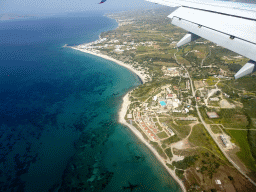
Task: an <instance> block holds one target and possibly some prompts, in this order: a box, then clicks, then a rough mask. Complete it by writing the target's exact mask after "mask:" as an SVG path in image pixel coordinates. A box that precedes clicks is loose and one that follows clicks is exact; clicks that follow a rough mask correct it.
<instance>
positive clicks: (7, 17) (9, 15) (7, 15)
mask: <svg viewBox="0 0 256 192" xmlns="http://www.w3.org/2000/svg"><path fill="white" fill-rule="evenodd" d="M28 17H35V15H28V14H26V15H19V14H15V13H4V14H0V20H11V19H18V18H19V19H20V18H28Z"/></svg>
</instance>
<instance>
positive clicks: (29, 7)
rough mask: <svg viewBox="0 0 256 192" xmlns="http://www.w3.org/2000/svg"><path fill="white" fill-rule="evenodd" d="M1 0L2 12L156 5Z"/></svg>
mask: <svg viewBox="0 0 256 192" xmlns="http://www.w3.org/2000/svg"><path fill="white" fill-rule="evenodd" d="M100 1H101V0H40V1H37V0H0V14H3V13H16V14H43V13H70V12H89V11H90V12H94V11H95V12H111V11H124V10H131V9H140V8H150V7H155V4H153V3H150V2H146V1H145V0H107V2H105V3H103V4H100V5H99V2H100Z"/></svg>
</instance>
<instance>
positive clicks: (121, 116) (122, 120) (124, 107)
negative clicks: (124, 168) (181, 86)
mask: <svg viewBox="0 0 256 192" xmlns="http://www.w3.org/2000/svg"><path fill="white" fill-rule="evenodd" d="M70 48H72V49H75V50H78V51H82V52H84V53H88V54H92V55H95V56H98V57H101V58H104V59H107V60H110V61H113V62H115V63H117V64H118V65H121V66H123V67H125V68H127V69H129V70H131V71H132V72H134V73H135V74H137V75H138V76H139V78H140V79H141V81H142V82H143V83H145V82H146V77H147V76H146V75H144V74H142V73H141V71H138V70H136V69H134V68H132V67H131V66H130V65H127V64H125V63H124V62H122V61H118V60H116V59H114V58H112V57H109V56H107V55H103V54H101V53H96V52H93V51H89V50H86V49H82V48H77V47H70ZM129 94H130V92H128V93H127V94H126V95H125V96H124V97H123V103H122V106H121V109H120V111H119V122H120V123H122V124H123V125H125V126H127V127H129V128H130V130H131V131H132V132H133V133H134V134H135V135H136V136H137V137H138V138H139V139H140V140H141V141H142V142H143V143H144V144H145V145H146V146H147V147H148V148H149V149H150V150H151V151H152V152H153V154H154V155H155V157H156V158H157V159H158V160H159V161H160V162H161V163H162V165H163V166H164V167H165V168H166V170H167V171H168V173H169V174H170V175H171V176H172V178H173V179H175V181H176V182H177V183H178V184H179V185H180V187H181V189H182V191H186V188H185V186H184V184H183V182H182V181H181V180H180V179H179V178H178V177H177V176H176V174H175V172H174V171H173V170H171V169H170V168H169V167H167V165H166V164H165V161H164V159H163V158H162V157H161V156H160V155H159V154H158V153H157V151H156V150H155V149H154V148H153V147H152V146H151V145H150V144H149V143H148V142H147V141H146V140H145V139H144V137H143V136H142V135H141V133H140V132H139V131H138V130H137V129H136V128H135V127H134V126H132V125H131V124H129V123H127V122H126V121H125V115H126V112H127V110H128V107H129V105H130V101H129Z"/></svg>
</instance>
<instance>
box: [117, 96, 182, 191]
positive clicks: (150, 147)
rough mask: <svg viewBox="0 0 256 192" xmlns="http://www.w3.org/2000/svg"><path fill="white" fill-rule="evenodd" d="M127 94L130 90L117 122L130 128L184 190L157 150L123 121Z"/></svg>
mask: <svg viewBox="0 0 256 192" xmlns="http://www.w3.org/2000/svg"><path fill="white" fill-rule="evenodd" d="M129 94H130V92H128V93H127V94H126V95H125V96H124V97H123V104H122V107H121V109H120V111H119V122H120V123H122V124H123V125H125V126H127V127H129V128H130V130H131V131H132V132H133V133H134V134H135V135H136V136H137V137H138V138H139V139H140V140H141V141H142V142H143V143H144V144H145V145H146V146H147V147H148V148H149V149H150V150H151V151H152V152H153V154H154V155H155V157H156V158H157V159H158V160H159V161H160V162H161V163H162V164H163V166H164V167H165V168H166V170H167V171H168V173H169V174H170V175H171V176H172V178H173V179H175V181H176V182H177V183H178V184H179V185H180V187H181V189H182V191H186V188H185V186H184V184H183V182H182V181H181V180H180V179H179V178H178V177H177V176H176V174H175V172H174V171H173V170H171V169H170V168H169V167H167V165H166V164H165V161H164V159H163V158H162V157H161V156H160V155H159V154H158V153H157V151H156V150H155V149H154V148H153V147H152V146H151V145H150V144H149V143H148V142H147V141H146V140H145V139H144V137H143V136H142V134H141V133H140V132H139V131H138V130H137V129H136V128H135V127H134V126H132V125H131V124H129V123H127V122H126V121H125V115H126V112H127V110H128V107H129V105H130V101H129Z"/></svg>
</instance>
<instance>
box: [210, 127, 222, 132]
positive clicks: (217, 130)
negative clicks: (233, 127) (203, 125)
mask: <svg viewBox="0 0 256 192" xmlns="http://www.w3.org/2000/svg"><path fill="white" fill-rule="evenodd" d="M211 130H212V132H213V133H214V134H221V133H222V131H221V129H220V128H219V126H218V125H211Z"/></svg>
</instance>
